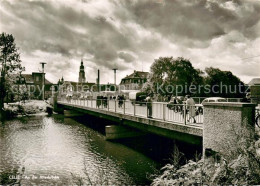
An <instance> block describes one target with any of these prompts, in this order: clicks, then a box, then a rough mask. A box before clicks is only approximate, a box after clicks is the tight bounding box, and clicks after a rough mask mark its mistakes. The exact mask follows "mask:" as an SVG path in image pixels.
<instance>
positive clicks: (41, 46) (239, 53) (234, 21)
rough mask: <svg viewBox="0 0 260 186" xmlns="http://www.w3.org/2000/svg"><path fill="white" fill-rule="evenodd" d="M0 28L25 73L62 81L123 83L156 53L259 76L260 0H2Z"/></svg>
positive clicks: (242, 75) (146, 66) (201, 66)
mask: <svg viewBox="0 0 260 186" xmlns="http://www.w3.org/2000/svg"><path fill="white" fill-rule="evenodd" d="M0 32H1V33H2V32H6V33H8V34H13V36H14V37H15V42H16V45H17V47H19V52H20V56H21V59H22V64H23V66H25V68H26V72H25V73H31V72H34V71H36V72H37V71H39V70H40V69H41V66H40V62H43V61H44V62H46V63H47V65H46V69H45V72H46V77H47V79H48V80H50V81H51V82H53V83H56V82H57V81H58V79H59V78H61V77H62V76H63V77H64V79H65V80H67V81H77V80H78V73H79V66H80V61H81V59H82V60H83V62H84V65H85V72H86V81H88V82H95V81H96V78H97V69H100V72H101V83H113V82H114V74H113V70H112V69H113V68H115V67H116V68H118V71H117V83H119V82H120V80H121V79H122V78H123V77H125V76H126V75H129V74H131V73H133V71H134V70H139V71H142V70H143V71H149V70H150V66H151V64H152V63H153V62H154V59H158V58H159V57H169V56H173V57H175V58H177V57H184V58H186V59H189V60H190V61H191V63H192V64H193V66H194V67H195V68H199V69H201V70H204V69H205V68H206V67H211V66H212V67H215V68H220V69H221V70H228V71H231V72H232V73H233V74H235V75H236V76H238V77H239V78H240V79H241V80H242V81H244V82H245V83H248V82H249V81H250V80H251V79H252V78H255V77H260V73H259V72H260V0H241V1H236V0H234V1H224V0H37V1H36V0H34V1H29V0H0Z"/></svg>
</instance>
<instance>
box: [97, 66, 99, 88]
mask: <svg viewBox="0 0 260 186" xmlns="http://www.w3.org/2000/svg"><path fill="white" fill-rule="evenodd" d="M99 83H100V75H99V69H98V77H97V87H98V92H99V90H100V87H99Z"/></svg>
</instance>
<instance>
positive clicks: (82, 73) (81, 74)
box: [78, 59, 86, 83]
mask: <svg viewBox="0 0 260 186" xmlns="http://www.w3.org/2000/svg"><path fill="white" fill-rule="evenodd" d="M85 81H86V76H85V68H84V65H83V60H82V59H81V64H80V67H79V80H78V82H79V83H85Z"/></svg>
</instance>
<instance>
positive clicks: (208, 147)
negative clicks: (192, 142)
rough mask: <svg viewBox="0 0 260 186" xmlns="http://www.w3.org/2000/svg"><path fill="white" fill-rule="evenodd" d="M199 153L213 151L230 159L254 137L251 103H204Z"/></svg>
mask: <svg viewBox="0 0 260 186" xmlns="http://www.w3.org/2000/svg"><path fill="white" fill-rule="evenodd" d="M203 106H204V124H203V155H204V157H207V156H208V154H209V151H210V152H217V153H219V154H220V155H222V156H223V157H225V158H227V159H230V158H234V157H236V156H237V155H239V149H241V148H242V149H243V148H247V146H248V145H249V144H250V143H251V142H252V141H253V140H254V132H255V124H254V114H255V104H250V103H230V102H227V103H224V102H223V103H205V104H204V105H203Z"/></svg>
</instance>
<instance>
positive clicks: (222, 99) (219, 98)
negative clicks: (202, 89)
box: [201, 97, 227, 105]
mask: <svg viewBox="0 0 260 186" xmlns="http://www.w3.org/2000/svg"><path fill="white" fill-rule="evenodd" d="M210 102H227V99H225V98H221V97H210V98H206V99H204V100H203V101H202V103H201V104H202V105H203V103H210Z"/></svg>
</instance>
